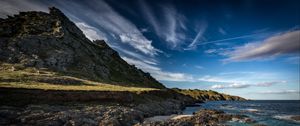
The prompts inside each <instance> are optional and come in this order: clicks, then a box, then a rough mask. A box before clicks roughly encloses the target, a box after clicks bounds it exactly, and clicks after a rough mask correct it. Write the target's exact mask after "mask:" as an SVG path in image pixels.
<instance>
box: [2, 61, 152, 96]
mask: <svg viewBox="0 0 300 126" xmlns="http://www.w3.org/2000/svg"><path fill="white" fill-rule="evenodd" d="M13 66H14V67H13ZM17 67H18V66H16V65H10V64H1V69H0V87H5V88H26V89H43V90H82V91H150V90H157V89H155V88H142V87H127V86H120V85H112V84H106V83H100V82H95V81H90V80H85V79H80V78H76V77H71V76H62V75H60V74H57V73H55V72H52V71H49V70H41V69H39V70H37V69H35V68H24V69H21V68H17ZM12 69H14V70H12ZM40 79H43V80H46V81H47V80H50V81H49V82H47V83H45V82H40V81H39V80H40ZM57 80H60V81H66V82H68V80H71V81H75V82H77V81H78V82H79V83H76V84H74V82H73V83H72V84H61V83H60V84H58V83H55V82H57ZM52 81H53V82H52Z"/></svg>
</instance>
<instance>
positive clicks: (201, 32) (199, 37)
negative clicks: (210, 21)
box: [186, 23, 207, 50]
mask: <svg viewBox="0 0 300 126" xmlns="http://www.w3.org/2000/svg"><path fill="white" fill-rule="evenodd" d="M200 27H201V28H200V29H199V31H198V33H197V35H196V37H195V38H194V39H193V41H192V43H191V44H189V45H188V48H186V50H190V49H196V47H197V43H198V42H199V41H201V40H203V39H204V37H203V35H204V33H205V31H206V29H207V23H201V25H200Z"/></svg>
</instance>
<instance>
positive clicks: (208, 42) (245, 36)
mask: <svg viewBox="0 0 300 126" xmlns="http://www.w3.org/2000/svg"><path fill="white" fill-rule="evenodd" d="M258 34H260V33H255V34H250V35H243V36H238V37H232V38H226V39H219V40H214V41H207V42H202V43H199V44H197V45H205V44H210V43H216V42H224V41H228V40H235V39H241V38H248V37H252V36H256V35H258Z"/></svg>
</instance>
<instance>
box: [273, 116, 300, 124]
mask: <svg viewBox="0 0 300 126" xmlns="http://www.w3.org/2000/svg"><path fill="white" fill-rule="evenodd" d="M273 118H275V119H279V120H286V121H293V122H297V123H300V115H276V116H273Z"/></svg>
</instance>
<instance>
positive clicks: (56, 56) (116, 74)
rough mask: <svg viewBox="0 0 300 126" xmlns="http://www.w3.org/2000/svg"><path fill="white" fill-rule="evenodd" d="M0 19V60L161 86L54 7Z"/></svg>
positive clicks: (120, 82)
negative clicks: (89, 36)
mask: <svg viewBox="0 0 300 126" xmlns="http://www.w3.org/2000/svg"><path fill="white" fill-rule="evenodd" d="M49 10H50V12H49V13H45V12H36V11H30V12H20V14H19V15H14V16H11V17H8V18H6V19H1V20H0V61H1V62H4V63H11V64H21V65H24V66H26V67H35V68H38V69H41V68H48V69H49V70H53V71H55V72H58V73H63V74H64V75H71V76H75V77H81V78H85V79H86V78H87V79H90V80H94V81H101V82H107V83H112V84H117V85H125V86H136V87H152V88H165V87H164V86H163V85H162V84H161V83H160V82H158V81H157V80H155V79H154V78H153V77H151V76H150V75H149V74H148V73H145V72H143V71H141V70H140V69H137V68H136V67H133V66H131V65H129V64H128V63H127V62H125V61H124V60H123V59H122V58H121V57H120V56H119V54H118V53H117V52H116V51H115V50H113V49H112V48H110V47H109V45H107V44H106V42H105V41H103V40H96V41H93V42H92V41H90V40H89V39H87V38H86V37H85V35H84V34H83V32H82V31H81V30H80V29H79V28H78V27H77V26H76V25H75V24H74V23H73V22H71V21H70V20H69V19H68V18H67V17H66V16H65V15H64V14H63V13H62V12H61V11H60V10H58V9H57V8H54V7H52V8H49Z"/></svg>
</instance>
